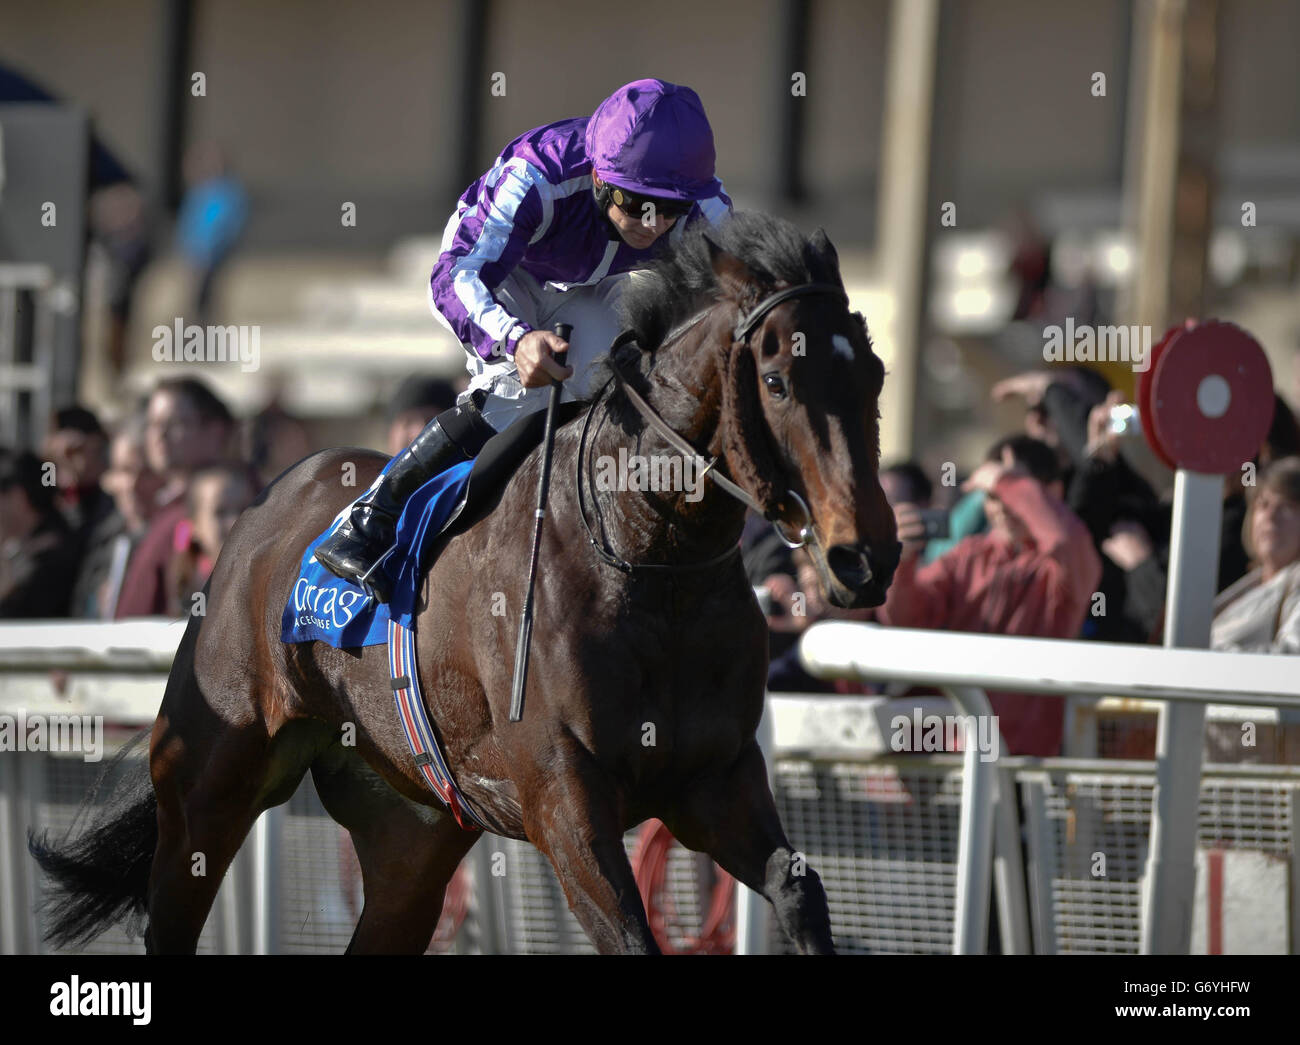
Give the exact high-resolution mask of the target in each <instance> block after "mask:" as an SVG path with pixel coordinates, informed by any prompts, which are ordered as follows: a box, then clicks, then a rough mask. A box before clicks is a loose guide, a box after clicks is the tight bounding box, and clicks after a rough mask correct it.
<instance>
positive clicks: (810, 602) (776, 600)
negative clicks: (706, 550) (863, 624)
mask: <svg viewBox="0 0 1300 1045" xmlns="http://www.w3.org/2000/svg"><path fill="white" fill-rule="evenodd" d="M791 561H792V565H793V566H794V569H795V577H794V579H793V581H791V582H790V583H789V584H786V583H784V575H783V574H776V575H774V577H772V578H769V582H768V590H769V591H770V592H771V593H772V609H773V612H774V613H776V611H778V610H779V611H780V615H779V617H778V619H779V620H780V621H781V627H782V628H783V630H784V631H785V632H787V633H788V634H789V635H790V636H791V638H792V640H793V641H791V642H789V643H788V644H785V645H784V646H783V648H782V649H781V651H780V652H779V653H778V652H777V651H776V650H775V649H774V650H773V656H772V658H771V661H770V663H769V665H768V672H767V688H768V689H770V690H772V691H773V692H786V693H867V692H870V690H869V689H868V688H867V687H866V686H864V685H863V684H861V683H858V682H853V681H851V680H836V681H833V682H832V681H827V680H825V679H818V678H814V677H813V676H812V675H809V674H808V672H806V671H805V670H804V668H803V665H802V664H801V663H800V662H799V645H798V641H797V638H798V635H799V633H800V632H802V631H804V630H805V629H807V628H808V627H809V626H811V625H813V624H815V623H817V621H820V620H855V621H867V620H871V619H872V617H874V616H875V610H873V609H860V610H845V609H840V608H839V607H837V606H832V605H831V604H830V603H829V602H827V601H826V598H825V596H824V595H823V594H822V587H821V581H820V580H819V579H818V577H817V568H816V567H815V566H814V565H813V561H812V557H811V556H810V555H809V554H808V550H807V549H806V548H796V549H795V550H794V553H793V555H792V557H791ZM769 626H770V624H769Z"/></svg>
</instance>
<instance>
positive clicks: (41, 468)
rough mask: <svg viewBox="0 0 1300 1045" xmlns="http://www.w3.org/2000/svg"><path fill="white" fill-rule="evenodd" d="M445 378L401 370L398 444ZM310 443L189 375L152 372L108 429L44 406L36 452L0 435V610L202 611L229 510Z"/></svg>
mask: <svg viewBox="0 0 1300 1045" xmlns="http://www.w3.org/2000/svg"><path fill="white" fill-rule="evenodd" d="M454 401H455V390H454V389H453V388H452V387H451V386H450V385H449V384H448V383H447V382H445V381H439V380H437V379H431V378H424V377H418V376H416V377H411V378H408V379H407V380H406V381H405V382H404V383H403V384H402V385H401V386H400V387H399V389H398V391H397V394H396V396H395V397H394V398H393V401H392V403H391V404H390V414H389V428H388V432H387V437H386V442H387V444H388V445H389V447H390V449H391V448H392V447H394V446H396V447H397V448H398V449H400V448H401V447H402V446H405V445H406V443H408V442H409V441H410V438H412V436H411V432H412V430H414V431H416V432H418V431H419V430H420V429H421V428H423V426H424V424H425V423H426V422H427V421H429V420H431V419H432V418H433V417H435V416H436V415H437V414H438V412H439V411H440V410H443V409H445V408H446V407H448V406H450V405H452V403H454ZM313 449H318V447H313V446H312V445H311V442H310V439H309V437H308V435H307V432H306V429H305V427H304V426H303V425H302V423H301V422H300V421H298V420H297V419H295V418H293V417H291V416H290V415H289V414H287V413H286V412H285V411H284V410H283V409H282V408H281V407H280V406H279V404H278V401H276V400H273V401H272V402H271V403H270V404H269V405H268V406H267V407H266V408H265V409H264V410H262V411H261V412H260V413H258V414H257V415H256V416H255V417H253V418H250V419H249V420H248V421H247V422H246V423H244V424H242V425H241V424H239V423H238V422H237V421H236V419H235V418H234V416H233V415H232V414H231V411H230V410H229V408H228V407H227V406H226V404H225V403H224V402H222V400H221V399H220V398H219V397H218V396H217V395H216V394H215V393H214V392H213V391H212V390H211V389H210V388H209V387H208V386H207V385H206V384H204V383H203V382H202V381H200V380H197V379H195V378H191V377H180V378H171V379H168V380H164V381H162V382H160V383H159V384H158V385H157V386H156V387H155V388H154V389H153V390H152V391H151V392H150V393H149V395H148V396H147V397H146V398H145V399H144V401H143V402H141V403H140V404H139V406H138V408H137V409H136V410H135V411H134V412H132V413H131V414H129V415H128V416H127V417H126V418H125V419H124V420H123V421H122V423H121V424H119V425H117V426H116V427H115V428H114V429H113V430H112V431H111V432H109V431H106V430H105V428H104V427H103V426H102V425H101V423H100V421H99V419H98V418H97V417H96V416H95V415H94V414H93V413H92V412H91V411H89V410H86V409H84V408H82V407H79V406H74V407H68V408H66V409H61V410H58V411H56V412H55V413H54V416H53V417H52V418H51V420H50V424H49V430H48V434H47V436H46V438H45V441H44V443H43V445H42V446H41V447H40V453H39V454H37V453H31V452H28V451H15V450H11V449H5V448H0V620H12V619H22V618H25V619H51V618H60V617H71V618H79V619H84V620H114V619H121V618H125V617H138V616H155V615H157V616H169V617H181V616H185V615H187V614H189V613H192V612H202V610H201V602H200V601H199V600H196V599H195V594H196V593H197V592H200V591H202V589H203V587H204V585H205V584H206V583H207V579H208V576H209V574H210V573H211V572H212V567H213V565H214V564H215V563H216V560H217V556H218V555H219V554H220V552H221V546H222V544H223V543H224V541H225V539H226V537H227V535H228V534H229V533H230V531H231V529H232V528H233V527H234V525H235V522H236V520H237V519H238V518H239V515H240V513H241V512H242V511H243V510H244V509H245V508H247V507H248V506H249V505H250V504H252V503H253V501H254V500H255V499H256V498H257V496H258V494H259V493H260V492H261V490H262V488H263V486H264V485H265V483H266V482H267V481H268V480H270V479H273V478H274V477H275V476H276V475H277V474H279V472H280V471H282V470H283V469H284V468H285V467H287V466H288V465H290V464H292V463H293V462H294V461H296V460H298V459H300V458H302V457H304V456H306V455H307V454H308V453H310V452H311V451H312V450H313Z"/></svg>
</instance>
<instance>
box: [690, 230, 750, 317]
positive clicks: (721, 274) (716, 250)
mask: <svg viewBox="0 0 1300 1045" xmlns="http://www.w3.org/2000/svg"><path fill="white" fill-rule="evenodd" d="M704 243H705V245H706V246H707V247H708V248H709V262H710V263H711V264H712V266H713V275H714V276H715V277H716V278H717V281H718V287H719V288H720V289H721V290H722V293H723V295H724V296H726V297H728V298H730V299H731V300H733V301H746V300H748V299H749V298H751V297H753V294H754V284H755V283H757V282H758V281H759V279H758V276H757V275H756V274H755V272H754V270H753V269H751V268H750V267H749V266H748V265H746V264H745V263H744V262H743V261H741V260H740V258H738V257H736V255H734V254H732V253H731V252H730V251H728V250H724V249H723V248H722V247H719V246H718V245H717V244H716V243H714V242H713V240H712V239H711V238H710V237H708V236H705V237H704Z"/></svg>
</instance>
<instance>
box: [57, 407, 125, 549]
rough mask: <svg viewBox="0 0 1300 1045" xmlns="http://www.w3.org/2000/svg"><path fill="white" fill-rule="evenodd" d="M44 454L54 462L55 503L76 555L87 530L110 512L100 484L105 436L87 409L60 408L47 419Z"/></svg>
mask: <svg viewBox="0 0 1300 1045" xmlns="http://www.w3.org/2000/svg"><path fill="white" fill-rule="evenodd" d="M44 455H45V459H46V460H47V461H50V462H52V463H53V464H54V478H55V483H56V484H57V489H58V495H57V504H58V507H59V510H60V511H62V512H63V516H64V518H65V519H66V520H67V522H68V527H69V529H70V530H71V531H72V535H73V537H75V538H76V541H77V549H78V551H77V555H78V557H80V556H81V554H82V553H83V551H84V550H85V548H86V547H87V542H88V541H89V538H90V535H91V532H92V531H93V530H94V529H95V527H96V526H98V525H99V524H100V523H101V522H103V521H104V519H105V518H106V517H107V516H108V515H109V514H110V513H111V512H112V511H113V499H112V498H111V497H110V496H109V495H108V494H107V493H105V492H104V490H103V489H102V488H101V486H100V479H101V478H102V477H103V475H104V472H105V471H106V470H107V468H108V437H107V436H106V435H105V434H104V429H103V428H101V427H100V424H99V420H98V419H97V418H96V417H95V415H94V414H92V413H91V412H90V411H89V410H87V409H85V408H84V407H80V406H69V407H64V408H63V409H62V410H56V411H55V412H54V416H53V417H52V418H51V419H50V432H49V435H47V436H46V439H45V447H44Z"/></svg>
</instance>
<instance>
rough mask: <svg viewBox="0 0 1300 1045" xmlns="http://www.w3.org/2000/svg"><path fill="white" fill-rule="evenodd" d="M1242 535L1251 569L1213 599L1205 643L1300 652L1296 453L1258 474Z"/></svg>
mask: <svg viewBox="0 0 1300 1045" xmlns="http://www.w3.org/2000/svg"><path fill="white" fill-rule="evenodd" d="M1243 538H1244V542H1245V546H1246V548H1247V550H1248V551H1249V552H1250V555H1251V558H1252V560H1253V562H1254V564H1255V568H1254V569H1252V570H1251V571H1250V572H1249V573H1247V574H1246V575H1245V576H1244V577H1242V578H1241V580H1239V581H1237V582H1236V583H1235V584H1233V585H1232V586H1231V587H1229V588H1228V589H1227V590H1225V591H1224V592H1223V593H1221V594H1220V595H1219V597H1218V598H1217V599H1216V600H1215V602H1214V611H1215V616H1214V623H1213V625H1212V627H1211V631H1210V648H1211V649H1218V650H1238V651H1241V652H1244V653H1300V457H1282V458H1278V459H1277V460H1276V461H1274V462H1273V464H1272V465H1270V466H1269V467H1268V469H1267V470H1266V471H1265V472H1264V473H1263V475H1262V476H1261V477H1260V481H1259V486H1258V487H1257V488H1256V489H1255V491H1254V493H1253V494H1252V496H1251V499H1250V506H1249V508H1248V509H1247V511H1246V522H1245V525H1244V527H1243Z"/></svg>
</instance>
